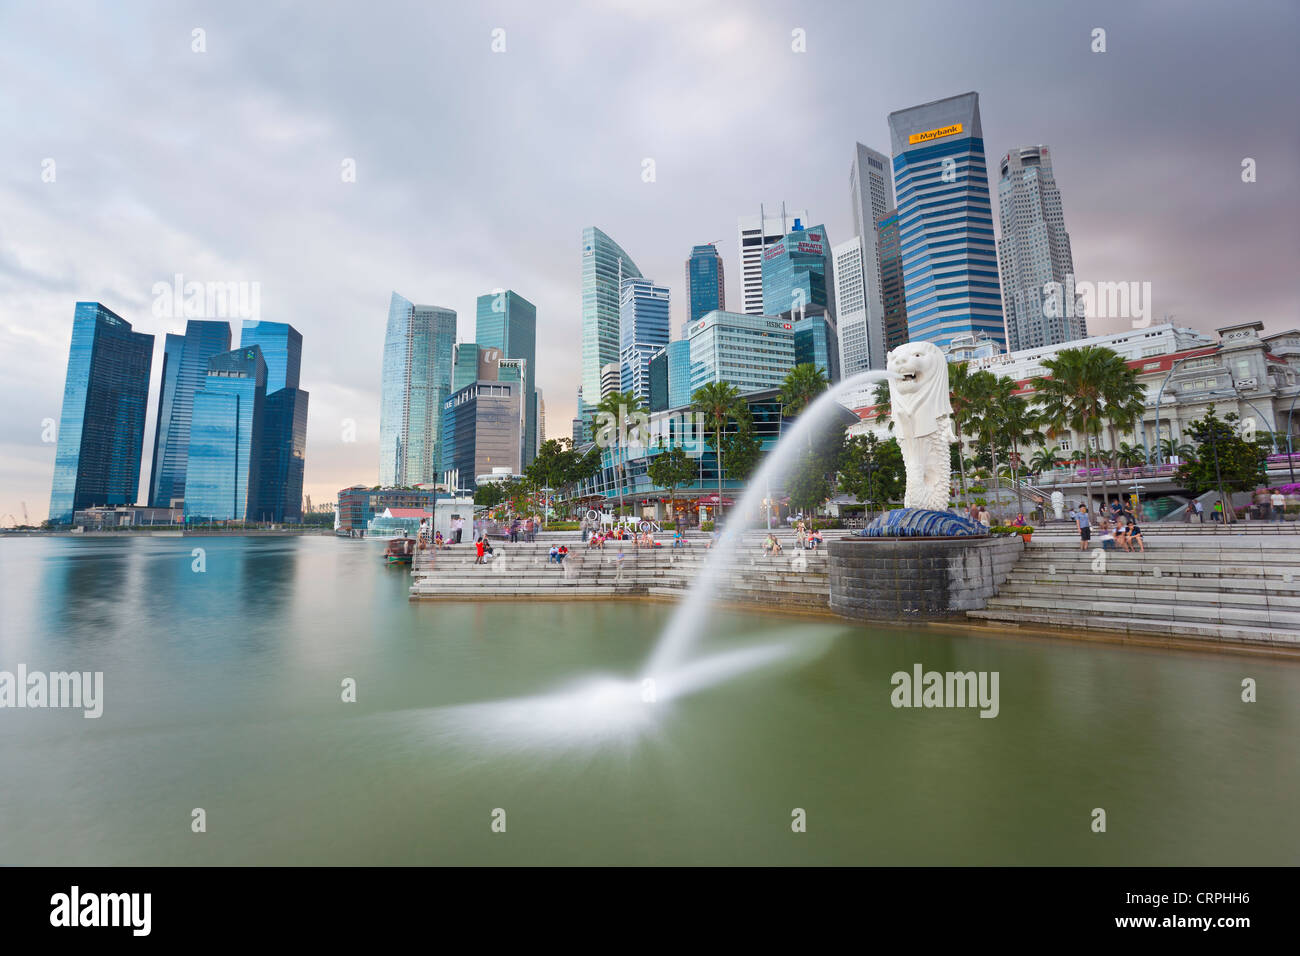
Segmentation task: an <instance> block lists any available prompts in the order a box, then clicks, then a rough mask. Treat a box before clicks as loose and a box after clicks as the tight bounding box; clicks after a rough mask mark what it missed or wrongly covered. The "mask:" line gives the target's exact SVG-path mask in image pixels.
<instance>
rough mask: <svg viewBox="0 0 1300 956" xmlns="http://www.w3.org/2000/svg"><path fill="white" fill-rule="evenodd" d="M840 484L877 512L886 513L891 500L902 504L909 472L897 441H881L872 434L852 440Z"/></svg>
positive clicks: (846, 450)
mask: <svg viewBox="0 0 1300 956" xmlns="http://www.w3.org/2000/svg"><path fill="white" fill-rule="evenodd" d="M839 484H840V487H841V488H843V489H844V490H845V491H847V492H848V493H849V494H851V495H853V497H855V498H857V499H858V501H861V502H862V503H863V504H866V505H869V506H871V507H872V508H873V509H874V510H877V511H883V510H884V509H885V507H886V505H888V504H889V503H890V502H891V501H901V500H902V499H903V492H904V491H905V490H906V487H907V473H906V470H905V469H904V467H903V451H902V449H901V448H899V447H898V439H896V438H889V439H886V440H885V441H881V440H880V439H879V438H877V437H876V436H875V435H874V434H872V433H870V432H868V433H867V434H865V435H854V436H853V437H851V438H849V439H848V440H847V441H846V442H845V444H844V453H843V455H842V456H841V458H840V478H839Z"/></svg>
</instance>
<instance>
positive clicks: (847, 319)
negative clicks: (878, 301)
mask: <svg viewBox="0 0 1300 956" xmlns="http://www.w3.org/2000/svg"><path fill="white" fill-rule="evenodd" d="M831 257H832V258H833V259H834V262H835V319H836V322H837V324H838V325H839V350H840V368H841V370H842V371H843V373H844V375H845V376H846V377H847V376H849V375H852V374H853V373H854V372H860V371H862V370H863V369H867V368H871V367H872V366H871V359H872V350H871V346H870V345H869V343H868V325H869V321H868V320H869V315H868V312H867V286H866V277H865V276H864V275H863V269H862V240H861V239H860V238H859V237H858V236H854V237H853V238H852V239H849V240H848V241H847V242H841V243H839V244H838V245H836V246H834V247H833V248H832V249H831ZM881 348H882V349H883V348H884V346H883V344H882V345H881Z"/></svg>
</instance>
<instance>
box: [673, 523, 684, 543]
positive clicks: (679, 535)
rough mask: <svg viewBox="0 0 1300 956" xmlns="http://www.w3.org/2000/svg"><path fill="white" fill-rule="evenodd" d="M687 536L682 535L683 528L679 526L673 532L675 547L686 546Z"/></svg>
mask: <svg viewBox="0 0 1300 956" xmlns="http://www.w3.org/2000/svg"><path fill="white" fill-rule="evenodd" d="M685 544H686V538H685V537H683V536H682V529H681V528H680V527H679V528H677V530H675V531H674V532H673V547H674V548H680V547H683V546H685Z"/></svg>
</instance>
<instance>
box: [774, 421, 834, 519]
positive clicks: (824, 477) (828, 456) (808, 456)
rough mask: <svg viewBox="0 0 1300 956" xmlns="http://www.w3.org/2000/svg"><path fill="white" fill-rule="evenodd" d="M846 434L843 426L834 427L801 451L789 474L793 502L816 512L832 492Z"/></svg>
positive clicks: (788, 492) (801, 507) (788, 482)
mask: <svg viewBox="0 0 1300 956" xmlns="http://www.w3.org/2000/svg"><path fill="white" fill-rule="evenodd" d="M846 438H847V434H846V433H845V431H844V430H843V429H841V428H833V429H831V431H830V432H829V433H827V434H826V435H824V436H822V437H820V438H818V439H817V441H815V442H813V443H810V445H809V447H808V448H806V449H804V450H803V451H802V452H801V453H800V455H799V457H798V459H796V461H795V463H794V466H793V467H792V468H791V470H790V473H789V475H788V476H787V478H786V493H787V494H788V495H789V496H790V504H791V505H794V506H796V507H798V508H799V509H800V510H801V511H804V512H810V513H814V514H815V513H816V511H817V506H818V505H820V504H821V502H823V501H825V500H826V499H827V498H829V497H830V496H831V493H832V490H833V488H832V482H833V480H834V478H835V473H836V472H837V471H838V470H839V464H840V461H841V459H842V458H843V457H844V445H845V440H846Z"/></svg>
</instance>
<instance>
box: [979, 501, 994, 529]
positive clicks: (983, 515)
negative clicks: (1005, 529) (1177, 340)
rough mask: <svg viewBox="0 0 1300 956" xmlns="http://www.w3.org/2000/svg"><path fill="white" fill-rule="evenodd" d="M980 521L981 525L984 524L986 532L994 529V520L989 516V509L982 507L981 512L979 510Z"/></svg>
mask: <svg viewBox="0 0 1300 956" xmlns="http://www.w3.org/2000/svg"><path fill="white" fill-rule="evenodd" d="M978 520H979V523H980V524H982V525H983V526H984V530H985V531H987V530H989V528H990V527H992V525H993V519H992V517H991V516H990V515H989V509H988V508H985V507H983V506H980V510H979V519H978Z"/></svg>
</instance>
